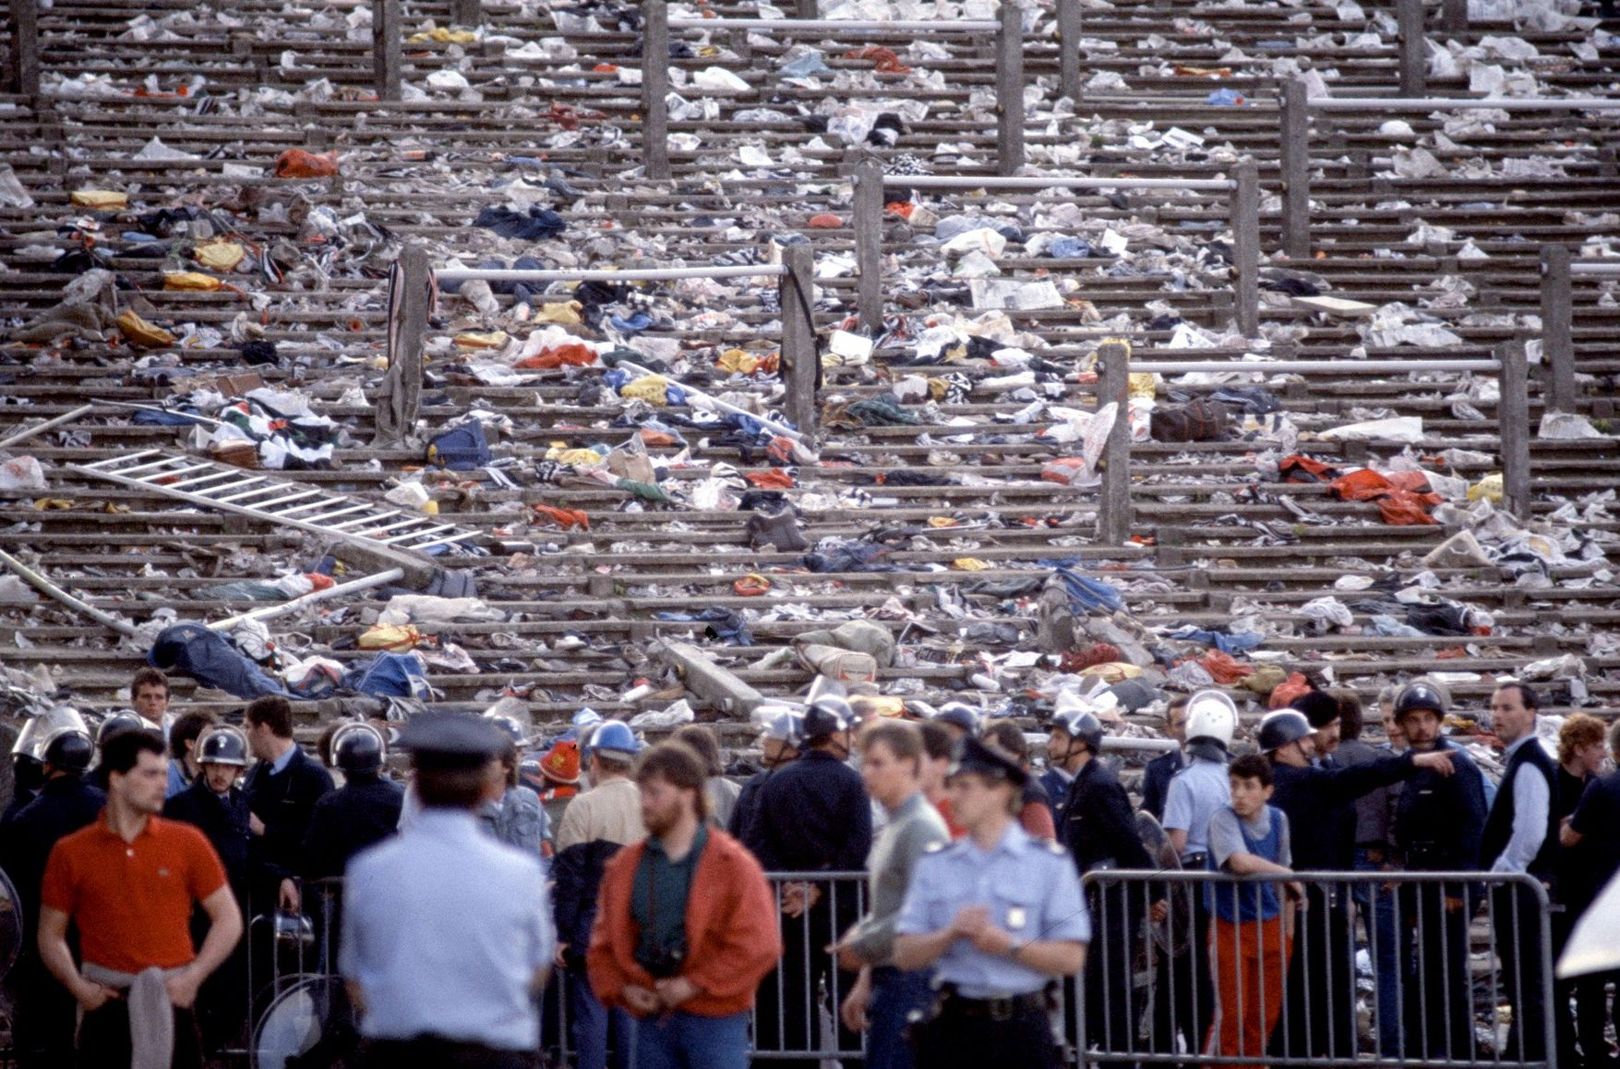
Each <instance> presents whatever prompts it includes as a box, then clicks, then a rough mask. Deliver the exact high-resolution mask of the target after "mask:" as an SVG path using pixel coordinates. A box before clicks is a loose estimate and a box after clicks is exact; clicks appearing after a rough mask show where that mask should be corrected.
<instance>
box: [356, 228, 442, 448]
mask: <svg viewBox="0 0 1620 1069" xmlns="http://www.w3.org/2000/svg"><path fill="white" fill-rule="evenodd" d="M432 285H433V283H432V277H431V272H430V271H429V269H428V254H427V249H425V248H423V247H422V246H421V245H419V244H416V243H415V242H412V243H410V244H407V245H406V246H405V247H404V248H403V249H401V250H400V254H399V263H398V264H396V265H395V267H394V270H393V271H391V272H390V273H389V275H388V374H387V375H386V376H384V378H383V384H382V389H381V391H379V393H378V395H377V399H376V405H375V407H374V408H373V409H372V412H371V419H372V427H373V431H374V436H373V444H375V445H398V444H400V443H401V442H404V441H405V440H406V439H408V438H410V437H411V436H412V435H413V434H415V433H416V420H417V416H418V415H419V414H420V410H421V403H422V350H423V342H424V340H425V338H426V336H427V327H428V313H429V308H428V304H429V303H430V300H431V290H432Z"/></svg>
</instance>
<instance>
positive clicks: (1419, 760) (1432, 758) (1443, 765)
mask: <svg viewBox="0 0 1620 1069" xmlns="http://www.w3.org/2000/svg"><path fill="white" fill-rule="evenodd" d="M1412 766H1413V767H1414V768H1426V769H1428V770H1429V771H1431V772H1438V773H1439V774H1440V775H1442V776H1449V775H1451V773H1452V767H1451V755H1450V754H1449V753H1446V752H1444V751H1442V750H1431V751H1430V752H1429V753H1420V754H1415V755H1414V756H1413V757H1412Z"/></svg>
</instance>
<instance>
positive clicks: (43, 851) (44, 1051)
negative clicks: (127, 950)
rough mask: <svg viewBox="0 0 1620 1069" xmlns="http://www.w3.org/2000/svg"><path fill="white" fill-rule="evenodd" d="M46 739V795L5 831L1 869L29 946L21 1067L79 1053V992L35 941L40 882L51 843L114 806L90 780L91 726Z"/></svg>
mask: <svg viewBox="0 0 1620 1069" xmlns="http://www.w3.org/2000/svg"><path fill="white" fill-rule="evenodd" d="M74 715H75V716H77V714H76V713H75V714H74ZM81 723H82V721H81ZM33 741H39V740H33ZM43 742H44V746H43V748H42V757H43V760H41V761H40V772H41V775H42V776H43V777H44V782H43V783H42V784H41V786H40V789H39V793H38V794H37V796H35V798H34V799H33V800H32V801H31V802H29V803H28V804H27V805H25V806H23V807H22V808H21V809H20V810H19V811H18V812H17V814H16V816H15V817H13V818H12V820H11V821H10V822H8V823H7V824H6V825H5V828H4V830H3V832H0V868H4V869H5V870H6V873H7V875H9V876H10V877H11V882H12V884H13V885H14V886H15V887H16V890H17V896H18V898H19V899H20V901H19V902H18V908H19V912H20V914H21V919H22V933H23V945H22V951H21V953H20V954H19V955H18V960H17V964H16V967H15V969H14V971H13V972H12V973H11V976H10V978H9V983H10V985H11V988H12V991H13V995H14V998H15V1000H16V1003H15V1012H14V1013H13V1015H12V1029H13V1034H12V1042H13V1046H14V1047H15V1048H16V1052H17V1063H18V1065H19V1066H20V1067H22V1069H32V1067H33V1066H40V1067H42V1069H43V1067H47V1066H50V1067H54V1066H60V1065H67V1064H70V1063H71V1062H72V1059H73V1028H74V1016H75V1011H76V1009H77V1007H76V1004H75V1003H74V1001H73V996H72V995H70V994H68V993H67V991H66V989H64V988H63V987H62V986H61V985H60V984H57V983H55V982H54V981H52V980H51V979H50V977H49V975H47V973H46V971H45V967H44V965H43V964H42V963H41V962H40V959H39V950H38V947H37V945H36V943H35V931H36V924H37V922H38V916H37V914H38V911H39V887H40V881H41V880H43V879H44V877H45V862H46V860H47V859H48V858H49V857H50V855H51V848H52V847H54V846H55V845H56V844H57V842H58V840H60V839H62V838H63V837H64V836H67V835H70V834H72V833H73V832H76V831H78V830H79V829H80V828H82V827H84V826H85V825H87V824H90V823H91V822H92V821H94V820H95V819H96V816H97V814H99V813H100V812H101V809H102V807H103V806H104V805H106V804H107V796H106V794H104V793H103V792H101V791H99V790H97V789H96V788H95V787H92V786H90V784H88V783H86V782H85V772H86V771H87V770H88V769H89V768H90V758H91V755H92V753H93V752H94V746H93V744H92V743H91V742H90V734H89V732H87V731H84V730H82V729H80V728H75V727H72V726H64V727H58V728H57V729H56V731H55V733H54V734H52V735H49V736H47V737H45V738H44V739H43Z"/></svg>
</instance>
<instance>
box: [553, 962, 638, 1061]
mask: <svg viewBox="0 0 1620 1069" xmlns="http://www.w3.org/2000/svg"><path fill="white" fill-rule="evenodd" d="M567 975H568V1010H569V1013H570V1014H571V1015H572V1017H573V1021H572V1028H571V1037H572V1039H573V1043H574V1055H575V1058H576V1059H577V1061H576V1063H575V1064H576V1065H577V1066H578V1069H608V1066H609V1065H610V1064H611V1066H612V1069H625V1067H626V1066H628V1065H629V1064H630V1051H631V1049H632V1048H633V1047H634V1046H635V1025H636V1021H635V1018H634V1017H631V1016H630V1015H629V1014H628V1013H626V1012H625V1011H624V1010H621V1009H617V1008H614V1009H611V1010H610V1009H608V1008H607V1007H606V1006H604V1005H602V1003H601V1001H600V1000H599V999H597V997H596V993H595V992H593V991H592V990H591V982H590V978H589V977H587V976H586V975H585V971H584V970H583V969H570V970H568V974H567ZM610 1044H611V1046H612V1048H613V1059H612V1061H611V1062H609V1060H608V1047H609V1045H610Z"/></svg>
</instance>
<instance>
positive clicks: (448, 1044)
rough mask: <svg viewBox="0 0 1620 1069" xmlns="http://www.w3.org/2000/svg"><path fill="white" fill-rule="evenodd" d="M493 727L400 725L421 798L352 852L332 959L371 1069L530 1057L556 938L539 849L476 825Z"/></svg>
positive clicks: (534, 1059)
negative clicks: (414, 810)
mask: <svg viewBox="0 0 1620 1069" xmlns="http://www.w3.org/2000/svg"><path fill="white" fill-rule="evenodd" d="M502 742H503V740H502V737H501V733H500V730H499V729H498V728H497V727H496V726H495V725H494V724H492V723H490V722H489V721H487V720H484V719H482V718H480V717H474V716H467V715H464V714H455V713H439V714H432V713H430V714H423V715H421V716H418V717H416V718H415V719H413V720H412V721H411V722H410V723H409V724H408V725H407V726H406V728H405V731H404V733H403V735H402V736H401V738H400V745H401V746H402V747H404V748H405V749H407V750H409V751H410V752H411V756H412V764H413V766H414V768H415V770H416V779H415V789H416V793H417V796H418V798H419V799H420V800H421V803H422V806H423V811H422V813H421V815H420V816H419V817H417V819H416V820H415V821H414V822H413V823H412V824H411V826H410V827H409V828H408V829H406V830H405V831H404V832H402V833H401V834H400V835H399V836H397V837H395V838H393V839H389V840H386V841H384V842H382V843H380V844H378V845H377V846H374V847H372V848H371V849H369V850H367V851H365V852H364V853H362V854H360V855H359V856H358V857H356V858H355V859H354V860H353V861H352V862H350V864H349V869H348V883H347V888H346V892H345V902H344V910H343V942H342V948H341V950H340V952H339V956H338V968H339V971H340V972H341V973H342V974H343V978H344V979H345V981H347V983H348V988H349V994H350V997H351V998H352V999H353V1001H354V1004H355V1007H356V1009H357V1010H358V1012H359V1013H360V1034H361V1036H362V1038H363V1039H364V1041H365V1054H366V1063H367V1064H368V1065H371V1066H376V1067H378V1069H382V1067H383V1066H387V1067H388V1069H416V1067H422V1069H428V1067H430V1066H431V1067H433V1069H460V1067H472V1066H479V1067H481V1069H538V1066H539V1065H540V1020H539V1015H538V1013H537V1012H536V1009H535V996H536V994H537V993H538V992H539V990H540V988H541V987H542V986H543V984H544V981H545V977H546V971H547V969H548V967H549V966H550V963H551V959H552V956H553V953H554V951H555V944H556V938H555V936H554V934H553V931H552V926H551V918H550V911H549V910H548V909H547V907H546V895H545V874H544V871H543V870H542V868H541V865H540V859H539V857H537V856H533V855H531V854H529V853H527V852H525V851H522V850H518V849H516V848H514V847H510V846H507V845H506V844H504V843H501V842H498V841H496V840H495V839H494V838H493V837H491V836H490V835H488V834H487V833H485V832H484V831H482V830H481V829H480V828H479V825H478V818H477V813H478V810H479V808H480V807H481V806H482V805H483V804H484V803H486V802H489V801H492V800H494V799H496V798H498V797H499V796H500V793H501V791H502V788H503V784H502V781H501V777H500V763H499V760H498V755H499V754H500V751H501V747H502Z"/></svg>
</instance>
